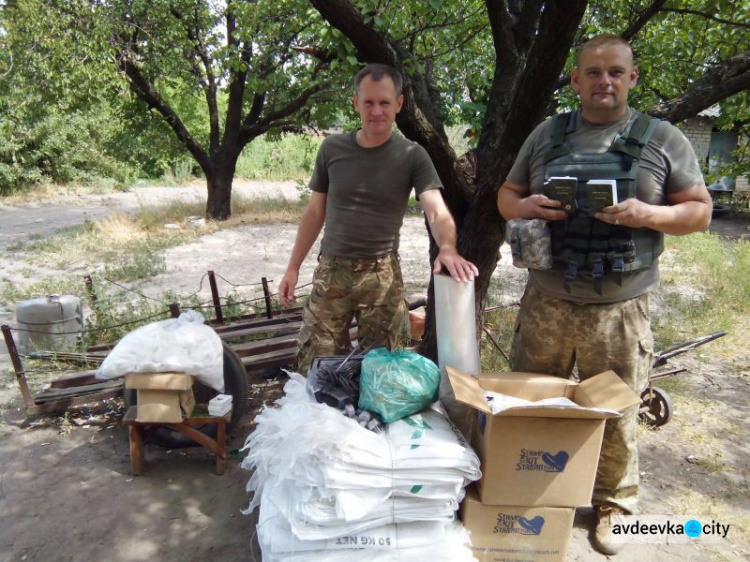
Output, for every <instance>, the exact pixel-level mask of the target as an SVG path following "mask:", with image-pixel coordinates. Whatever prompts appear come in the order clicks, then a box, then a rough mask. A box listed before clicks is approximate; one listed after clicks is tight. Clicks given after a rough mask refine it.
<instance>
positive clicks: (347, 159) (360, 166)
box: [309, 132, 442, 258]
mask: <svg viewBox="0 0 750 562" xmlns="http://www.w3.org/2000/svg"><path fill="white" fill-rule="evenodd" d="M309 185H310V189H312V190H313V191H318V192H320V193H326V194H327V196H326V221H325V230H324V231H323V240H322V241H321V253H322V254H325V255H331V256H340V257H345V258H374V257H377V256H383V255H386V254H390V253H393V252H397V251H398V245H399V231H400V230H401V225H402V224H403V221H404V214H405V213H406V207H407V205H408V204H409V195H410V193H411V190H412V188H413V189H414V190H415V192H416V194H417V197H419V195H420V194H421V193H424V192H425V191H427V190H430V189H442V184H441V182H440V178H439V177H438V175H437V172H436V171H435V167H434V166H433V164H432V161H431V160H430V157H429V156H428V155H427V151H426V150H425V149H424V148H423V147H421V146H420V145H418V144H417V143H415V142H412V141H409V140H407V139H405V138H404V137H402V136H401V135H398V134H395V133H394V134H392V135H391V137H390V138H389V139H388V140H387V141H386V142H385V143H384V144H382V145H380V146H376V147H374V148H364V147H362V146H360V145H358V144H357V142H356V132H351V133H344V134H340V135H332V136H330V137H328V138H326V139H325V140H324V141H323V144H321V146H320V149H319V151H318V156H317V159H316V161H315V169H314V170H313V175H312V178H311V179H310V184H309Z"/></svg>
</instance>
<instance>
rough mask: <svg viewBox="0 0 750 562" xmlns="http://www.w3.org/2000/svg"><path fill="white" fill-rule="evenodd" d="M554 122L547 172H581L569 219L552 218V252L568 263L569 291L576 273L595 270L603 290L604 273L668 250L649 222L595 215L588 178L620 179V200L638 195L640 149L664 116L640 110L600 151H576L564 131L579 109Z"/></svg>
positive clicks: (571, 127) (646, 262) (617, 272)
mask: <svg viewBox="0 0 750 562" xmlns="http://www.w3.org/2000/svg"><path fill="white" fill-rule="evenodd" d="M554 119H555V122H554V124H553V127H552V146H551V148H550V149H549V150H548V151H547V153H546V154H545V156H544V159H545V164H546V169H545V178H546V179H549V178H551V177H555V176H572V177H575V178H577V180H578V182H577V187H576V204H577V208H576V209H575V210H574V211H573V212H571V213H570V214H569V215H568V217H567V218H566V219H565V220H564V221H553V222H551V223H550V227H551V232H552V257H553V259H555V261H558V262H563V263H564V264H565V288H566V289H567V291H568V292H570V289H571V287H572V284H573V281H574V280H575V278H576V275H577V274H578V273H579V272H581V271H586V272H590V273H591V276H592V279H593V282H594V289H595V290H596V292H597V293H598V294H600V295H601V281H602V278H603V276H604V275H613V276H615V281H616V282H617V283H618V284H622V276H623V274H625V273H628V272H630V271H637V270H639V269H645V268H648V267H650V266H651V265H652V264H654V263H655V262H656V260H657V258H658V257H659V255H660V254H661V253H662V251H663V250H664V236H663V235H662V234H661V233H659V232H656V231H655V230H651V229H649V228H628V227H625V226H619V225H612V224H608V223H605V222H602V221H599V220H596V219H595V218H594V217H593V213H594V211H590V209H589V201H588V191H587V185H586V184H587V182H588V181H589V180H616V182H617V200H618V201H624V200H625V199H629V198H631V197H637V185H636V180H637V175H638V161H639V159H640V155H641V149H642V148H643V147H644V146H645V145H646V143H648V140H649V138H650V137H651V134H652V133H653V131H654V129H656V127H657V125H658V124H659V120H658V119H656V118H653V117H651V116H649V115H645V114H641V113H637V112H636V113H635V114H634V116H633V118H632V119H631V120H630V122H629V123H628V125H627V127H626V128H625V130H624V131H623V132H622V133H621V134H620V135H618V136H617V137H615V139H614V141H613V142H612V144H611V145H610V147H609V149H608V150H607V151H606V152H603V153H601V154H584V153H573V152H572V151H571V150H570V148H569V147H568V146H567V145H566V143H565V137H566V136H567V135H568V134H569V133H571V132H573V131H575V130H576V125H577V120H578V114H577V113H575V112H573V113H565V114H561V115H558V116H556V117H555V118H554Z"/></svg>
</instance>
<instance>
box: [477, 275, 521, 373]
mask: <svg viewBox="0 0 750 562" xmlns="http://www.w3.org/2000/svg"><path fill="white" fill-rule="evenodd" d="M517 297H518V295H517V288H515V287H514V286H512V285H511V283H510V282H509V281H508V280H507V279H504V278H498V277H493V278H492V279H491V280H490V287H489V289H488V290H487V297H486V299H485V310H487V309H489V310H487V312H485V313H484V317H483V321H484V329H485V330H486V332H485V331H483V332H482V333H481V334H480V336H481V337H480V346H479V352H480V364H481V367H482V371H485V372H503V371H508V370H510V365H509V364H508V360H507V359H506V358H505V356H504V355H503V352H504V353H505V354H506V355H507V354H509V353H510V348H511V343H512V342H513V333H514V328H515V324H516V316H517V315H518V307H517V306H516V305H515V304H516V302H517ZM487 332H489V334H490V335H491V336H492V338H490V335H488V334H487ZM492 339H494V340H495V341H494V342H493V341H492ZM496 344H497V345H496ZM498 346H499V347H500V349H498ZM500 350H502V351H500Z"/></svg>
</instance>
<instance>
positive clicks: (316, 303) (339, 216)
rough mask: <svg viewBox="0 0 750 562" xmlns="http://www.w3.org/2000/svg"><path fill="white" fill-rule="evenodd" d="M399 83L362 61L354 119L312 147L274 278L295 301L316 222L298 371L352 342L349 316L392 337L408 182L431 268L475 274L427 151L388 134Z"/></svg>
mask: <svg viewBox="0 0 750 562" xmlns="http://www.w3.org/2000/svg"><path fill="white" fill-rule="evenodd" d="M402 87H403V77H402V76H401V74H400V73H399V72H398V71H397V70H396V69H394V68H391V67H389V66H386V65H383V64H369V65H367V66H366V67H364V68H363V69H362V70H360V71H359V73H357V76H356V77H355V79H354V97H353V99H352V101H353V103H354V107H355V108H356V109H357V111H358V112H359V116H360V119H361V121H362V127H361V128H360V129H359V130H357V131H354V132H351V133H344V134H340V135H332V136H330V137H328V138H326V139H325V141H323V144H322V145H321V147H320V150H319V151H318V156H317V159H316V161H315V169H314V170H313V175H312V179H311V180H310V189H311V190H312V194H311V196H310V201H309V203H308V204H307V207H306V208H305V210H304V211H303V213H302V218H301V220H300V225H299V228H298V230H297V238H296V239H295V242H294V248H293V249H292V255H291V257H290V258H289V264H288V266H287V270H286V273H285V275H284V277H283V279H282V280H281V283H280V285H279V295H280V298H281V302H282V303H283V304H284V306H288V304H289V303H290V302H292V301H294V300H295V295H294V289H295V286H296V285H297V281H298V277H299V269H300V266H301V265H302V262H303V261H304V259H305V257H306V256H307V254H308V252H309V251H310V248H311V247H312V245H313V244H314V243H315V240H316V239H317V237H318V234H319V233H320V231H321V230H322V228H323V225H324V224H325V232H324V233H323V240H322V242H321V255H320V256H319V258H318V262H319V264H318V267H317V269H316V270H315V274H314V276H313V288H312V292H311V294H310V297H309V299H308V300H307V303H306V304H305V310H304V316H303V326H302V329H301V330H300V335H299V341H298V347H299V352H298V360H299V371H300V372H301V373H306V372H307V370H308V368H309V366H310V363H311V362H312V359H313V358H314V357H316V356H324V355H339V354H343V353H346V352H347V351H348V350H349V349H350V348H351V344H350V338H349V325H350V323H351V321H352V318H356V319H357V321H358V325H359V327H358V337H359V339H360V340H366V342H367V344H368V345H370V346H375V347H378V346H382V347H388V348H389V349H393V348H394V347H395V346H396V345H397V343H398V342H399V340H400V338H401V335H402V334H403V332H404V325H405V320H406V317H405V312H406V310H405V307H404V283H403V280H402V278H401V269H400V266H399V262H398V254H397V252H398V244H399V231H400V229H401V225H402V223H403V220H404V214H405V213H406V208H407V205H408V202H409V194H410V193H411V190H412V188H413V189H414V190H415V192H416V194H417V198H418V200H419V204H420V206H421V207H422V210H423V211H424V214H425V217H426V218H427V222H428V224H429V226H430V231H431V233H432V236H433V237H434V239H435V242H436V243H437V245H438V247H439V253H438V255H437V258H436V259H435V268H434V273H440V272H441V271H443V270H445V271H446V272H447V273H449V274H450V275H451V276H452V277H453V278H454V279H455V280H457V281H463V282H468V281H472V280H473V279H474V276H475V275H477V274H478V270H477V268H476V267H475V266H474V264H472V263H470V262H468V261H466V260H465V259H464V258H462V257H461V256H460V255H459V254H458V251H457V250H456V226H455V223H454V221H453V217H452V216H451V214H450V211H449V210H448V207H447V206H446V204H445V202H444V201H443V196H442V194H441V193H440V190H441V189H442V187H443V186H442V184H441V182H440V178H439V177H438V174H437V171H436V170H435V167H434V166H433V164H432V161H431V160H430V157H429V156H428V154H427V151H426V150H425V149H424V148H423V147H421V146H420V145H418V144H417V143H415V142H412V141H409V140H407V139H405V138H404V137H402V136H401V135H398V134H394V133H393V123H394V122H395V120H396V114H397V113H398V112H399V111H401V106H402V104H403V102H404V96H403V94H402V93H401V90H402Z"/></svg>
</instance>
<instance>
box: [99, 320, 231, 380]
mask: <svg viewBox="0 0 750 562" xmlns="http://www.w3.org/2000/svg"><path fill="white" fill-rule="evenodd" d="M173 371H175V372H182V373H187V374H189V375H194V376H195V377H196V378H197V379H198V380H199V381H201V382H202V383H203V384H205V385H207V386H210V387H211V388H213V389H215V390H218V391H219V392H224V350H223V347H222V344H221V338H220V337H219V335H218V334H217V333H216V332H215V331H214V329H213V328H211V327H210V326H206V325H205V324H204V323H203V316H202V315H201V314H200V313H198V312H195V311H193V310H188V311H187V312H184V313H182V314H181V315H180V317H179V318H170V319H168V320H160V321H158V322H152V323H151V324H146V325H145V326H141V327H140V328H137V329H135V330H133V331H132V332H130V333H128V334H126V335H125V337H124V338H122V339H121V340H120V341H119V342H117V345H115V347H114V349H113V350H112V351H110V353H109V355H107V357H106V358H105V359H104V362H103V363H102V364H101V365H100V366H99V369H98V370H97V371H96V378H98V379H113V378H117V377H124V376H125V375H127V374H129V373H166V372H173Z"/></svg>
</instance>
